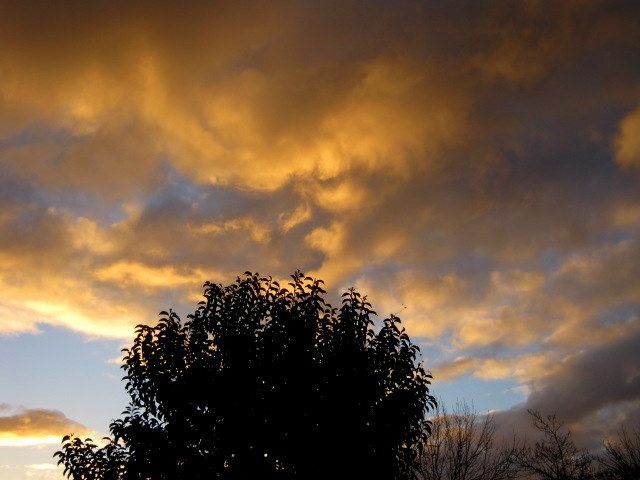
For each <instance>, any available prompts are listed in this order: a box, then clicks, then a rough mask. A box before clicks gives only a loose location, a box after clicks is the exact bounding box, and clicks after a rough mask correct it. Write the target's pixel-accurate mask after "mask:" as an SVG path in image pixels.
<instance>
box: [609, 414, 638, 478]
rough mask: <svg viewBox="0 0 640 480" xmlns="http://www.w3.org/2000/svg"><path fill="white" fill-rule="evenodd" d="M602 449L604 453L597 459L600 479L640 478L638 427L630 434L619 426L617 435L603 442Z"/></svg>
mask: <svg viewBox="0 0 640 480" xmlns="http://www.w3.org/2000/svg"><path fill="white" fill-rule="evenodd" d="M604 447H605V448H604V452H603V453H602V455H601V456H600V457H599V461H600V468H601V470H602V474H601V477H602V478H605V479H607V480H634V479H635V480H637V479H638V478H640V426H636V427H635V428H634V429H633V430H632V431H631V432H630V431H629V430H627V429H626V428H625V427H624V426H621V427H620V428H619V429H618V432H617V435H615V436H614V437H613V438H609V439H607V440H605V442H604Z"/></svg>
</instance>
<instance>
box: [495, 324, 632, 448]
mask: <svg viewBox="0 0 640 480" xmlns="http://www.w3.org/2000/svg"><path fill="white" fill-rule="evenodd" d="M639 341H640V334H639V332H638V329H637V327H636V328H635V330H634V331H633V332H632V333H630V334H629V335H628V336H627V337H625V338H621V339H618V340H616V341H614V342H611V343H607V344H604V345H600V346H598V347H596V348H593V349H587V350H582V351H579V352H577V353H573V354H569V355H567V356H566V357H564V358H563V359H561V360H560V361H559V362H557V363H556V364H555V365H554V368H552V369H551V371H550V372H549V373H548V374H547V375H540V376H538V377H537V378H536V379H535V380H531V381H530V382H529V383H528V387H529V392H530V393H529V395H528V397H527V399H526V401H525V402H524V403H522V404H518V405H516V406H515V407H513V408H511V409H509V410H505V411H501V412H498V413H497V414H496V421H497V422H498V424H501V426H502V430H503V431H504V432H506V433H508V432H509V431H511V430H515V429H518V428H523V429H524V431H526V430H527V429H528V428H527V422H528V418H527V414H526V410H527V409H533V410H537V411H540V412H541V413H543V414H544V415H549V414H556V415H557V416H558V418H559V419H561V420H562V421H564V422H566V423H567V426H568V428H570V429H571V430H572V432H573V433H574V435H575V437H576V438H577V441H578V442H579V443H581V444H582V445H584V446H589V447H593V446H597V444H598V442H599V441H601V439H602V438H603V436H604V435H607V434H612V433H614V432H615V430H616V429H617V428H618V427H619V425H621V424H633V423H634V422H637V420H638V419H639V418H640V403H639V400H638V399H639V397H640V376H639V375H638V372H639V371H640V358H639V357H638V353H637V352H639V351H640V348H639V343H638V342H639Z"/></svg>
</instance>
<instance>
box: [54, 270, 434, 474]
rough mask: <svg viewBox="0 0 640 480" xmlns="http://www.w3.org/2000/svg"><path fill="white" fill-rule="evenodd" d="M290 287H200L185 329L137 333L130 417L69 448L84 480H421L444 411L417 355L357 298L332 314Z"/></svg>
mask: <svg viewBox="0 0 640 480" xmlns="http://www.w3.org/2000/svg"><path fill="white" fill-rule="evenodd" d="M292 279H293V280H292V282H291V283H289V285H288V287H289V288H282V287H281V286H280V285H279V284H278V282H276V281H274V280H273V279H271V278H261V277H259V276H258V275H256V274H251V273H249V272H247V273H245V274H244V276H243V277H239V278H238V279H237V280H236V282H235V283H234V284H231V285H228V286H226V287H223V286H221V285H217V284H212V283H208V282H207V283H205V289H204V297H205V299H206V300H205V301H203V302H200V304H199V306H198V308H197V310H196V311H195V313H194V314H192V315H189V316H188V320H187V321H185V322H181V320H180V319H179V318H178V316H177V315H176V314H175V313H174V312H172V311H169V312H162V313H161V314H160V315H161V318H160V320H159V322H158V323H157V325H155V326H147V325H138V327H137V330H136V332H137V335H136V338H135V340H134V342H133V345H132V347H131V348H129V349H125V350H124V352H125V357H124V365H123V368H124V370H125V372H126V376H125V377H124V380H125V381H126V390H127V392H128V394H129V396H130V404H129V406H128V408H127V409H126V411H125V412H123V416H122V418H120V419H117V420H115V421H113V422H112V423H111V426H110V432H111V438H107V439H105V440H106V442H107V443H106V445H105V446H102V447H99V446H96V445H95V444H94V443H93V442H92V441H91V440H90V439H87V440H84V441H83V440H81V439H79V438H77V437H73V436H71V437H65V439H64V440H63V446H62V449H61V451H59V452H57V453H56V455H57V456H58V457H59V463H61V464H63V465H64V467H65V473H66V475H67V476H68V477H69V478H72V479H74V480H81V479H91V480H93V479H102V480H120V479H151V480H161V479H172V480H176V479H185V480H198V479H205V478H206V479H211V478H219V479H249V478H261V479H320V478H323V479H324V478H331V476H333V477H336V476H337V477H338V478H350V477H352V478H367V477H369V478H385V479H408V478H413V477H414V476H415V472H416V466H417V461H418V457H419V454H420V450H421V448H422V445H423V444H424V441H425V439H426V437H427V436H428V434H429V431H430V429H429V423H428V422H427V421H426V420H425V414H426V412H427V411H428V410H429V409H430V408H433V407H435V403H436V402H435V400H434V398H433V396H431V395H429V385H430V380H431V375H430V374H428V373H427V372H425V370H424V369H423V367H422V365H421V364H420V363H416V361H417V359H416V357H417V355H418V353H419V349H418V347H417V346H416V345H414V344H412V342H411V340H410V339H409V337H408V336H407V334H406V333H405V331H404V329H403V328H401V326H400V319H399V318H397V317H395V316H393V315H392V316H391V317H389V318H387V319H385V320H384V321H383V322H382V325H381V326H380V328H379V329H377V331H376V329H374V324H373V320H372V317H373V316H374V315H375V312H374V311H373V310H372V309H371V305H370V304H369V303H368V302H367V299H366V297H363V296H361V295H360V293H358V292H357V291H355V290H354V289H350V290H349V291H348V292H346V293H344V294H343V300H342V305H341V307H340V308H334V307H332V306H331V305H329V304H328V303H327V302H326V301H325V299H324V295H325V294H326V292H325V291H324V290H323V288H322V284H323V282H322V281H321V280H313V279H311V278H310V277H305V276H303V275H302V274H301V273H300V272H297V273H296V274H294V275H293V276H292Z"/></svg>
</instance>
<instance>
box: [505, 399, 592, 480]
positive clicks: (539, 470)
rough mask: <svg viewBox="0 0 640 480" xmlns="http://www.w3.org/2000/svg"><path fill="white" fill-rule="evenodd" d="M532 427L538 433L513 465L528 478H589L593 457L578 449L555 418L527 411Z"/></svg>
mask: <svg viewBox="0 0 640 480" xmlns="http://www.w3.org/2000/svg"><path fill="white" fill-rule="evenodd" d="M528 412H529V415H530V416H531V418H532V425H533V427H534V428H535V429H536V430H538V432H540V433H541V434H542V439H541V440H539V441H537V442H536V443H535V445H534V446H533V448H531V447H527V448H525V449H523V450H521V451H519V452H518V454H517V455H516V458H515V462H516V464H517V465H518V467H519V468H520V469H521V471H522V472H523V473H525V474H527V475H529V477H528V478H534V479H542V480H585V479H589V478H592V477H593V456H592V455H590V454H589V453H588V452H586V451H583V450H580V449H578V448H577V447H576V446H575V444H574V443H573V439H572V438H571V432H570V431H569V430H567V429H565V428H564V424H563V423H562V422H561V421H560V420H558V418H557V417H556V416H555V415H549V416H546V417H545V416H543V415H542V414H540V412H537V411H535V410H528Z"/></svg>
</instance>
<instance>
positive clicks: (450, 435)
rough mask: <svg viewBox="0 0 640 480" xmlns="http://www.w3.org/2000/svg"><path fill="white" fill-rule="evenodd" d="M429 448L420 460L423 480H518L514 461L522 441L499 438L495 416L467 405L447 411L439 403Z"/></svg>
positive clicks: (457, 406)
mask: <svg viewBox="0 0 640 480" xmlns="http://www.w3.org/2000/svg"><path fill="white" fill-rule="evenodd" d="M434 413H435V416H434V418H433V420H432V422H433V425H432V429H431V435H430V436H429V440H428V445H427V447H426V448H425V451H424V452H423V454H422V458H421V461H420V467H419V468H420V478H421V479H422V480H512V479H514V478H518V474H519V472H518V466H517V465H516V464H515V462H514V459H515V458H516V457H517V456H518V455H519V454H521V453H522V451H523V448H524V447H523V445H522V442H520V441H518V440H516V439H515V438H514V439H512V440H511V441H510V442H507V441H505V439H502V438H501V437H500V436H499V435H498V434H497V432H496V425H495V423H494V417H493V415H491V414H486V415H480V414H478V413H477V412H476V411H475V410H474V409H473V407H471V406H469V404H467V403H466V402H458V403H456V405H455V406H454V408H453V411H451V412H449V411H448V410H447V408H446V407H445V406H444V405H443V404H442V402H440V401H439V402H438V406H437V407H436V409H435V412H434Z"/></svg>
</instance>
